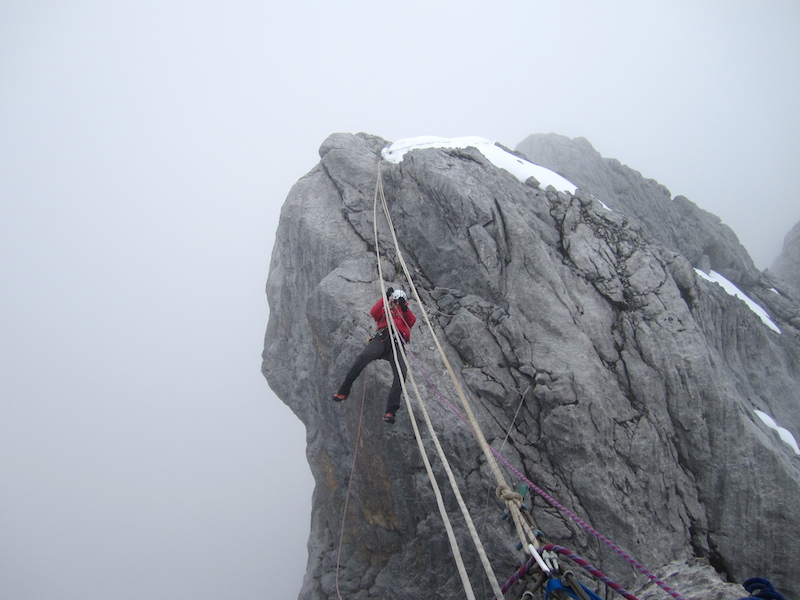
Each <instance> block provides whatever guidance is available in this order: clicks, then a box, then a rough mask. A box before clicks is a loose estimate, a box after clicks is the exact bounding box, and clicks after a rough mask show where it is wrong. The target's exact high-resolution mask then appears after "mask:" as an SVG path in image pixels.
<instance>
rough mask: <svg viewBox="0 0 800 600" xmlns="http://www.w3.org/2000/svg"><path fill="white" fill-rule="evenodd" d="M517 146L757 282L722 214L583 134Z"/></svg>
mask: <svg viewBox="0 0 800 600" xmlns="http://www.w3.org/2000/svg"><path fill="white" fill-rule="evenodd" d="M516 149H517V151H518V152H521V153H522V154H524V155H525V156H526V157H528V158H529V159H530V160H531V161H533V162H534V163H536V164H539V165H542V166H544V167H547V168H549V169H552V170H553V171H556V172H557V173H560V174H561V175H563V176H564V177H566V178H567V179H569V180H570V181H572V182H573V183H574V184H575V185H577V186H578V187H579V188H581V189H582V190H584V192H587V193H589V194H591V195H594V196H596V197H597V198H599V199H600V200H601V201H602V202H604V203H605V204H607V205H608V206H609V207H610V208H612V209H613V210H614V211H620V212H622V213H624V214H625V215H627V216H628V217H629V218H631V219H635V220H636V221H638V222H639V223H640V224H641V225H642V226H643V227H644V228H645V229H646V230H647V232H648V233H649V234H650V235H651V236H652V237H653V238H655V239H656V240H658V241H659V242H661V243H662V244H663V245H664V246H666V247H667V248H669V249H670V250H673V251H675V252H680V253H681V254H682V255H683V256H685V257H686V258H687V259H688V260H689V261H690V262H691V263H692V264H693V265H695V266H701V267H703V268H705V269H706V270H708V269H713V270H714V271H717V272H718V273H721V274H723V275H724V276H725V277H726V278H728V279H729V280H731V281H732V282H734V283H736V284H737V285H753V284H755V283H757V282H758V280H759V279H760V276H761V274H760V272H759V271H758V269H757V268H756V267H755V265H754V264H753V261H752V259H751V258H750V256H749V255H748V254H747V251H746V250H745V249H744V247H743V246H742V245H741V244H740V243H739V240H738V239H737V238H736V235H735V234H734V233H733V231H732V230H731V229H730V228H729V227H728V226H727V225H724V224H723V223H722V222H721V221H720V219H719V217H717V216H716V215H712V214H711V213H709V212H707V211H704V210H702V209H700V208H698V207H697V205H695V204H694V203H693V202H691V201H690V200H688V199H687V198H685V197H683V196H675V197H674V198H672V195H671V194H670V192H669V190H668V189H667V188H666V187H664V186H663V185H661V184H659V183H658V182H657V181H654V180H652V179H645V178H644V177H642V175H641V174H640V173H638V172H637V171H634V170H633V169H631V168H630V167H627V166H625V165H623V164H620V162H619V161H618V160H616V159H613V158H603V157H602V156H600V154H599V153H598V152H597V151H596V150H595V149H594V148H593V147H592V145H591V144H590V143H589V142H588V141H587V140H585V139H584V138H577V139H574V140H573V139H570V138H567V137H564V136H560V135H556V134H553V133H550V134H534V135H530V136H528V137H527V138H525V139H524V140H523V141H522V142H520V143H519V145H518V146H517V148H516Z"/></svg>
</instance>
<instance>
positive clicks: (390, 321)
mask: <svg viewBox="0 0 800 600" xmlns="http://www.w3.org/2000/svg"><path fill="white" fill-rule="evenodd" d="M378 182H380V162H379V163H378ZM379 188H380V190H381V193H382V191H383V190H382V185H380V184H376V186H375V201H374V206H373V228H374V233H375V251H376V253H377V255H378V276H379V279H380V284H381V297H382V298H383V309H384V314H385V315H386V322H387V325H388V326H389V331H390V332H391V337H390V339H389V340H388V341H389V343H390V344H395V343H396V346H395V348H397V347H402V343H401V342H400V340H399V339H397V337H395V336H398V334H397V331H396V325H395V323H394V318H393V316H392V312H391V308H390V306H389V303H388V300H387V298H386V289H385V286H384V283H383V268H382V267H381V258H380V249H379V246H378V219H377V216H378V215H377V212H378V211H377V207H378V190H379ZM398 337H399V336H398ZM392 354H393V355H394V360H395V368H396V369H398V377H399V379H400V385H401V387H402V390H403V398H404V399H405V403H406V409H407V410H408V415H409V419H410V421H411V426H412V427H413V429H414V437H415V438H416V440H417V446H418V448H419V453H420V456H421V457H422V462H423V463H424V465H425V471H426V472H427V474H428V479H429V480H430V482H431V488H432V489H433V493H434V496H435V497H436V504H437V506H438V507H439V514H440V515H441V517H442V522H443V523H444V527H445V530H446V531H447V539H448V540H449V542H450V550H451V552H452V554H453V559H454V560H455V562H456V567H457V569H458V574H459V576H460V577H461V583H462V585H463V586H464V592H465V593H466V594H467V598H468V599H469V600H475V592H474V590H473V589H472V584H471V583H470V581H469V576H468V575H467V569H466V567H465V566H464V560H463V559H462V557H461V551H460V550H459V548H458V541H457V540H456V537H455V533H454V532H453V526H452V524H451V523H450V517H449V516H448V514H447V509H446V508H445V506H444V500H443V499H442V492H441V490H440V489H439V484H438V483H437V481H436V476H435V475H434V473H433V469H432V468H431V463H430V460H429V459H428V454H427V453H426V451H425V446H424V445H423V443H422V436H421V435H420V432H419V427H418V426H417V421H416V419H415V418H414V409H413V407H412V406H411V402H410V400H409V399H408V391H407V389H406V385H405V381H404V379H403V377H402V370H400V365H399V364H398V362H397V361H398V358H397V354H396V353H394V352H393V353H392ZM407 364H408V363H407V362H406V365H407Z"/></svg>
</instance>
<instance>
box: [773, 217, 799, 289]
mask: <svg viewBox="0 0 800 600" xmlns="http://www.w3.org/2000/svg"><path fill="white" fill-rule="evenodd" d="M771 271H772V272H773V273H775V274H776V275H777V276H778V277H781V278H783V280H784V281H785V282H786V283H788V284H789V285H790V286H791V287H792V288H793V291H794V292H795V293H796V294H797V295H798V297H800V222H798V223H796V224H795V226H794V227H792V229H791V230H790V231H789V233H787V234H786V237H785V238H784V240H783V251H782V252H781V254H780V256H778V258H777V259H776V260H775V262H774V263H773V265H772V269H771Z"/></svg>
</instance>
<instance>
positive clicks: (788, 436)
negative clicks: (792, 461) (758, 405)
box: [754, 410, 800, 456]
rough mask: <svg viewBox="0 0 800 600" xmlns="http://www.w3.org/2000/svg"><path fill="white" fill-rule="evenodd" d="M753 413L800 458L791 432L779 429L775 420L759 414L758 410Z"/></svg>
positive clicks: (761, 413) (799, 447)
mask: <svg viewBox="0 0 800 600" xmlns="http://www.w3.org/2000/svg"><path fill="white" fill-rule="evenodd" d="M754 412H755V413H756V414H757V415H758V418H759V419H761V420H762V421H763V422H764V425H766V426H767V427H769V428H770V429H774V430H775V431H777V432H778V435H779V436H780V438H781V439H782V440H783V441H784V442H785V443H787V444H788V445H789V446H790V447H791V449H792V450H794V453H795V454H797V455H798V456H800V446H798V445H797V440H796V439H794V436H793V435H792V432H791V431H789V430H788V429H786V428H785V427H781V426H780V425H778V424H777V423H776V422H775V419H773V418H772V417H770V416H769V415H768V414H767V413H765V412H761V411H760V410H756V411H754Z"/></svg>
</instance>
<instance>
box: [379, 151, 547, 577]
mask: <svg viewBox="0 0 800 600" xmlns="http://www.w3.org/2000/svg"><path fill="white" fill-rule="evenodd" d="M375 187H376V191H375V194H376V196H375V198H376V200H375V202H376V203H377V197H378V194H380V197H381V202H382V204H383V210H384V213H385V215H386V220H387V223H388V225H389V232H390V233H391V236H392V242H393V243H394V248H395V252H396V253H397V259H398V261H399V262H400V265H401V267H402V268H403V273H404V274H405V276H406V280H407V281H408V284H409V287H410V288H411V291H412V292H413V294H414V298H415V299H416V300H417V303H418V304H419V307H420V311H421V313H422V317H423V319H424V321H425V324H426V325H427V327H428V330H429V331H430V333H431V337H432V338H433V341H434V343H435V344H436V349H437V351H438V352H439V356H440V357H441V359H442V362H443V363H444V365H445V368H446V369H447V372H448V374H449V375H450V379H451V381H452V383H453V387H454V388H455V390H456V394H457V395H458V398H459V401H460V402H461V406H462V408H463V409H464V413H465V414H466V416H467V419H468V421H469V423H470V428H471V429H472V432H473V435H474V436H475V439H476V440H477V442H478V445H479V446H480V448H481V450H482V451H483V454H484V457H485V458H486V462H487V464H488V465H489V467H490V469H491V471H492V473H493V475H494V477H495V480H496V482H497V486H498V490H500V489H501V488H505V489H510V488H509V487H508V484H507V483H506V481H505V477H504V476H503V473H502V472H501V471H500V467H499V466H498V464H497V461H496V460H495V458H494V455H493V453H492V451H491V449H490V446H489V443H488V442H487V441H486V438H485V437H484V435H483V432H482V431H481V428H480V425H479V424H478V420H477V419H476V417H475V414H474V413H473V411H472V407H471V406H470V404H469V402H468V401H467V398H466V394H465V393H464V389H463V388H462V386H461V383H460V382H459V380H458V378H457V377H456V374H455V371H454V370H453V367H452V365H451V364H450V361H449V359H448V358H447V355H446V354H445V352H444V350H443V349H442V346H441V343H440V342H439V338H438V336H437V335H436V331H435V330H434V328H433V325H432V324H431V321H430V318H429V317H428V313H427V311H426V310H425V305H424V304H423V302H422V298H421V297H420V295H419V291H418V290H417V286H416V285H415V284H414V280H413V278H412V277H411V273H410V271H409V269H408V265H407V264H406V261H405V259H404V258H403V253H402V251H401V250H400V244H399V242H398V240H397V234H396V232H395V228H394V224H393V223H392V218H391V215H390V214H389V206H388V204H387V203H386V196H385V194H384V192H383V179H382V177H381V169H380V160H379V162H378V177H377V183H376V186H375ZM375 246H376V252H379V249H378V239H377V223H375ZM378 264H379V265H380V260H378ZM381 288H383V279H381ZM384 295H385V294H384ZM502 499H503V500H504V501H505V503H506V506H507V508H508V511H509V513H510V514H511V516H512V518H513V521H514V524H515V525H516V527H517V533H518V535H519V538H520V541H521V542H522V547H523V548H525V549H527V551H528V552H529V553H530V554H531V556H533V557H534V559H536V562H537V564H538V565H539V567H540V568H541V569H542V571H544V572H545V573H549V572H550V568H549V567H548V566H547V564H545V562H544V561H543V560H542V558H541V556H539V553H538V552H537V548H539V546H540V545H541V544H540V542H539V540H538V539H537V537H536V535H535V534H534V532H533V530H532V529H531V527H530V526H529V525H528V523H527V521H525V519H524V518H523V517H522V513H521V508H520V506H521V502H520V501H519V500H518V499H517V498H515V497H514V496H513V495H505V496H504V497H503V498H502Z"/></svg>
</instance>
